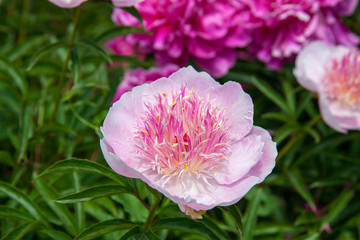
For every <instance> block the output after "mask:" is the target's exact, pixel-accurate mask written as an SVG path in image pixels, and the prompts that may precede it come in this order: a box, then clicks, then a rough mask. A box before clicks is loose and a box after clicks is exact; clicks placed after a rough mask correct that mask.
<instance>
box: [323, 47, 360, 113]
mask: <svg viewBox="0 0 360 240" xmlns="http://www.w3.org/2000/svg"><path fill="white" fill-rule="evenodd" d="M326 72H327V73H326V75H325V78H324V92H325V93H326V94H327V96H328V97H329V98H330V99H332V100H336V101H339V102H340V104H342V106H344V107H348V108H351V109H355V108H359V107H360V53H359V51H357V50H356V49H354V50H351V51H349V52H348V53H347V54H345V55H344V56H343V57H342V58H338V59H334V60H333V61H332V62H331V64H330V65H329V67H328V69H327V71H326Z"/></svg>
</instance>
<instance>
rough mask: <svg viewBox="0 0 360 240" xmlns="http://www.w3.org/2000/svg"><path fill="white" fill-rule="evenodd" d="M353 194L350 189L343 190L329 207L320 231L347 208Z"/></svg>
mask: <svg viewBox="0 0 360 240" xmlns="http://www.w3.org/2000/svg"><path fill="white" fill-rule="evenodd" d="M354 194H355V192H354V190H352V189H345V190H343V191H342V193H341V194H340V195H339V197H337V198H336V199H335V200H334V201H332V202H331V204H330V206H329V209H330V210H329V211H328V212H327V214H326V216H325V217H324V218H323V220H322V222H321V229H320V231H322V230H323V229H324V226H325V225H326V224H329V223H331V222H332V221H333V220H334V219H335V218H336V217H337V216H338V215H339V214H340V213H341V212H342V211H343V210H344V209H345V208H346V206H347V204H348V203H349V202H350V200H351V199H352V198H353V196H354Z"/></svg>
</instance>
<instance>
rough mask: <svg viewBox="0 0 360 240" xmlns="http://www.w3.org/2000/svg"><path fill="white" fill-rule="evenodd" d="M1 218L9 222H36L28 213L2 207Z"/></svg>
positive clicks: (0, 208)
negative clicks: (11, 220)
mask: <svg viewBox="0 0 360 240" xmlns="http://www.w3.org/2000/svg"><path fill="white" fill-rule="evenodd" d="M0 218H2V219H7V220H9V219H13V220H23V221H27V222H30V221H33V220H34V218H33V217H31V216H30V215H28V213H26V212H23V211H20V210H17V209H14V208H11V207H7V206H0Z"/></svg>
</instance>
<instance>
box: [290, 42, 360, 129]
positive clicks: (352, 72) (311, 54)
mask: <svg viewBox="0 0 360 240" xmlns="http://www.w3.org/2000/svg"><path fill="white" fill-rule="evenodd" d="M294 75H295V76H296V78H297V80H298V82H299V83H300V84H301V85H302V86H303V87H305V88H306V89H308V90H310V91H314V92H316V93H318V94H319V105H320V110H321V115H322V117H323V119H324V121H325V123H327V124H328V125H329V126H330V127H332V128H333V129H335V130H336V131H339V132H342V133H346V132H347V130H349V129H356V130H360V52H359V50H358V49H356V48H350V47H345V46H330V45H329V44H327V43H325V42H322V41H315V42H312V43H310V44H309V45H307V46H306V47H305V48H304V49H303V50H302V51H301V52H300V54H299V55H298V57H297V58H296V65H295V69H294Z"/></svg>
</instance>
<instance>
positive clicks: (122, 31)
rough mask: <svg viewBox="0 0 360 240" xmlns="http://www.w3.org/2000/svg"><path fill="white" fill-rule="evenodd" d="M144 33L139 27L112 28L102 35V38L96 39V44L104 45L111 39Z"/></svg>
mask: <svg viewBox="0 0 360 240" xmlns="http://www.w3.org/2000/svg"><path fill="white" fill-rule="evenodd" d="M144 32H145V31H144V30H143V29H141V28H137V27H129V26H117V27H115V28H112V29H110V30H107V31H106V32H104V33H102V34H100V36H99V37H97V38H96V39H95V42H97V43H102V42H104V41H107V40H109V39H112V38H116V37H119V36H123V35H127V34H130V33H144Z"/></svg>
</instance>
